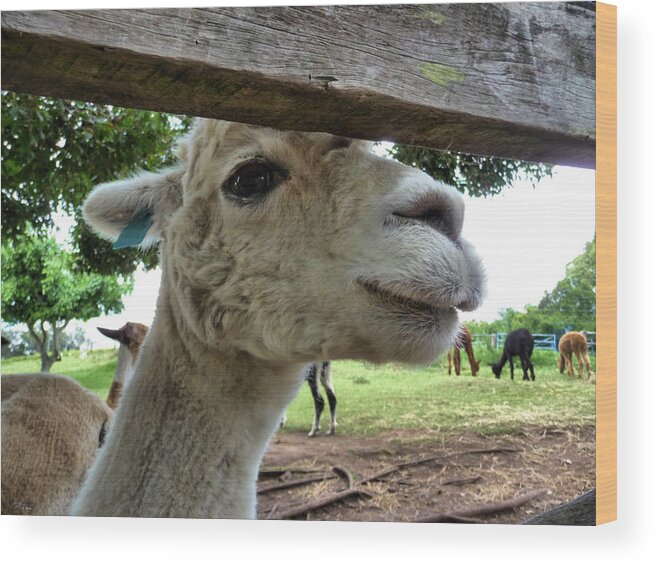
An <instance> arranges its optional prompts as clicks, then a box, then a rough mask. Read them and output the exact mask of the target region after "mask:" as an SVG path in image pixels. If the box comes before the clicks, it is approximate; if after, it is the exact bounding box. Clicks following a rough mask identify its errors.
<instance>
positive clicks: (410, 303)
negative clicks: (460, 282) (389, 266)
mask: <svg viewBox="0 0 656 565" xmlns="http://www.w3.org/2000/svg"><path fill="white" fill-rule="evenodd" d="M357 283H358V284H359V285H360V286H361V287H362V288H364V289H365V290H366V291H367V293H368V294H370V295H373V296H375V297H376V298H378V299H379V300H382V301H383V302H385V303H386V304H387V305H389V306H393V307H396V308H399V307H400V308H403V309H405V310H412V311H419V312H422V313H428V314H432V315H434V316H443V315H444V314H445V313H446V312H449V311H455V310H456V307H455V306H454V305H449V304H439V305H437V304H434V303H431V302H425V301H423V300H418V299H417V298H414V297H413V298H410V297H408V296H405V295H403V294H400V293H399V292H395V291H393V290H390V289H389V288H386V287H384V286H383V285H382V284H381V283H380V282H378V281H376V280H369V279H362V278H359V279H358V280H357Z"/></svg>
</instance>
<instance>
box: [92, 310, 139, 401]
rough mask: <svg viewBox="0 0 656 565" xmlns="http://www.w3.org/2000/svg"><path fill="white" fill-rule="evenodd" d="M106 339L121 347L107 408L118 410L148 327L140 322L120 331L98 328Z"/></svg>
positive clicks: (128, 324) (130, 323) (131, 323)
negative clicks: (115, 342)
mask: <svg viewBox="0 0 656 565" xmlns="http://www.w3.org/2000/svg"><path fill="white" fill-rule="evenodd" d="M97 329H98V331H99V332H100V333H101V334H103V335H104V336H105V337H108V338H110V339H113V340H115V341H118V342H119V343H120V344H121V346H120V347H119V349H118V360H117V361H116V371H115V373H114V380H113V381H112V385H111V387H110V388H109V394H108V395H107V406H109V407H110V408H111V409H112V410H116V407H117V406H118V401H119V399H120V398H121V394H122V392H123V388H124V386H125V383H126V382H127V380H128V379H129V378H130V376H131V375H132V371H133V370H134V366H135V364H136V362H137V355H138V354H139V350H140V349H141V344H142V343H143V340H144V338H145V337H146V333H147V332H148V326H144V325H143V324H140V323H138V322H127V323H126V324H124V325H123V326H122V327H121V328H119V329H118V330H110V329H107V328H97Z"/></svg>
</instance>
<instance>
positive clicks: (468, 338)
mask: <svg viewBox="0 0 656 565" xmlns="http://www.w3.org/2000/svg"><path fill="white" fill-rule="evenodd" d="M463 348H464V350H465V352H466V353H467V358H468V359H469V367H470V368H471V374H472V377H475V376H476V375H477V374H478V370H479V369H480V367H481V363H480V361H476V358H475V357H474V346H473V345H472V334H471V332H470V331H469V328H468V327H467V326H465V325H462V326H460V332H459V333H458V336H457V337H456V342H455V344H454V346H453V348H452V349H449V351H448V352H447V354H446V355H447V359H448V361H449V375H450V374H451V358H452V357H453V368H454V370H455V373H456V375H458V376H459V375H460V369H461V365H460V350H461V349H463ZM452 351H453V353H452Z"/></svg>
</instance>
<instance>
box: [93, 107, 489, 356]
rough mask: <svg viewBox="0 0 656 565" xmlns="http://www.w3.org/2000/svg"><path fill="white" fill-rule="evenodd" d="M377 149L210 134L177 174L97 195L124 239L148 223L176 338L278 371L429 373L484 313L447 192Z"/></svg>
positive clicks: (294, 135)
mask: <svg viewBox="0 0 656 565" xmlns="http://www.w3.org/2000/svg"><path fill="white" fill-rule="evenodd" d="M369 149H370V144H368V143H365V142H361V141H354V140H350V139H345V138H340V137H335V136H332V135H328V134H321V133H299V132H282V131H276V130H271V129H267V128H260V127H253V126H247V125H243V124H234V123H229V122H221V121H214V120H201V121H199V123H198V124H197V125H196V127H195V128H194V130H193V131H192V132H191V134H190V135H189V136H188V137H187V138H186V139H185V140H184V141H183V142H182V144H181V147H180V150H179V156H180V160H181V165H180V167H179V168H176V169H172V170H169V171H165V172H162V173H160V174H144V175H141V176H139V177H137V178H134V179H130V180H128V181H123V182H118V183H111V184H108V185H102V186H100V187H98V188H97V189H96V190H95V191H94V192H93V193H92V195H91V196H90V197H89V199H88V200H87V202H86V204H85V209H84V212H85V217H86V219H87V221H88V222H89V223H90V224H91V225H93V226H94V227H95V228H96V230H98V231H99V232H101V233H104V234H105V235H106V236H107V237H109V238H114V239H115V238H116V237H117V236H118V234H119V233H120V232H121V230H123V228H124V227H125V226H126V224H128V223H129V222H130V221H131V219H132V218H133V217H134V216H135V215H137V214H138V213H139V212H140V211H143V210H147V211H148V213H149V214H150V215H151V217H152V220H153V224H152V227H151V228H150V230H149V231H148V234H147V236H146V240H145V242H146V244H147V243H150V242H154V241H157V240H161V241H162V246H161V250H162V268H163V271H164V277H163V284H164V285H166V286H167V288H168V292H169V294H170V296H171V300H172V301H173V302H175V304H176V306H175V308H176V312H177V314H178V315H179V317H180V318H181V319H180V321H179V322H178V326H179V327H180V328H182V331H185V332H188V333H189V335H190V336H193V338H194V339H195V340H196V341H200V342H202V343H203V344H204V345H205V346H206V347H209V348H229V349H232V350H238V351H246V352H248V353H250V354H252V355H255V356H256V357H260V358H265V359H270V360H274V361H298V362H307V361H311V360H314V359H319V358H321V359H338V358H363V359H367V360H370V361H374V362H383V361H387V360H397V361H409V362H427V361H430V360H432V359H434V358H435V357H437V355H439V354H440V353H442V352H443V351H444V350H445V349H446V348H447V347H448V345H449V344H450V342H451V340H452V339H453V337H454V334H455V332H456V330H457V327H458V324H457V309H460V310H472V309H475V308H476V307H477V306H478V305H479V304H480V302H481V300H482V296H483V288H484V274H483V269H482V266H481V262H480V260H479V259H478V257H477V256H476V255H475V253H474V251H473V250H472V248H471V246H470V245H469V244H468V243H467V242H466V241H465V240H463V239H462V237H461V229H462V223H463V212H464V205H463V200H462V198H461V196H460V194H459V193H458V192H457V191H456V190H455V189H454V188H452V187H449V186H446V185H444V184H442V183H438V182H436V181H434V180H433V179H431V178H430V177H429V176H428V175H426V174H424V173H422V172H420V171H418V170H416V169H413V168H410V167H407V166H404V165H401V164H399V163H396V162H394V161H392V160H389V159H384V158H381V157H377V156H375V155H373V154H372V153H371V152H370V150H369Z"/></svg>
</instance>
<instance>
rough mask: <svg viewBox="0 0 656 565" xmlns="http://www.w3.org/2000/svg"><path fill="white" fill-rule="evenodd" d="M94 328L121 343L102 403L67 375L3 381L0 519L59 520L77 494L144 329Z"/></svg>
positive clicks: (140, 326) (127, 326)
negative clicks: (24, 516) (16, 516)
mask: <svg viewBox="0 0 656 565" xmlns="http://www.w3.org/2000/svg"><path fill="white" fill-rule="evenodd" d="M98 330H99V331H100V332H101V333H102V334H103V335H106V336H107V337H110V338H112V339H117V340H118V341H120V343H121V346H120V347H119V351H118V361H117V363H116V370H115V372H114V379H113V381H112V385H111V388H110V392H109V395H108V397H107V402H106V405H105V403H104V402H103V401H102V400H101V399H100V398H98V397H97V396H96V395H95V394H93V393H91V392H89V391H88V390H86V389H85V388H83V387H82V386H80V385H79V384H78V383H77V382H76V381H74V380H72V379H70V378H68V377H64V376H60V375H51V374H25V375H6V376H3V377H2V455H3V464H2V513H3V514H31V515H39V516H58V515H64V514H66V513H67V511H68V508H69V506H70V504H71V502H72V501H73V499H74V498H75V496H76V495H77V493H78V491H79V490H80V487H81V486H82V482H83V481H84V478H85V476H86V473H87V471H88V469H89V467H90V466H91V463H92V462H93V460H94V458H95V455H96V451H97V449H98V447H99V445H100V444H102V440H103V438H104V436H105V434H106V432H107V430H108V428H109V423H110V419H111V416H112V414H113V409H115V408H116V405H117V404H118V401H119V398H120V395H121V390H122V388H123V386H124V383H126V382H127V379H129V375H130V373H131V372H132V369H133V368H134V361H135V359H136V357H137V354H138V352H139V348H140V346H141V342H142V341H143V338H144V336H145V334H146V332H147V331H148V327H147V326H144V325H143V324H138V323H132V322H128V323H127V324H125V325H124V326H123V327H122V328H120V329H119V330H108V329H105V328H98Z"/></svg>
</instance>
